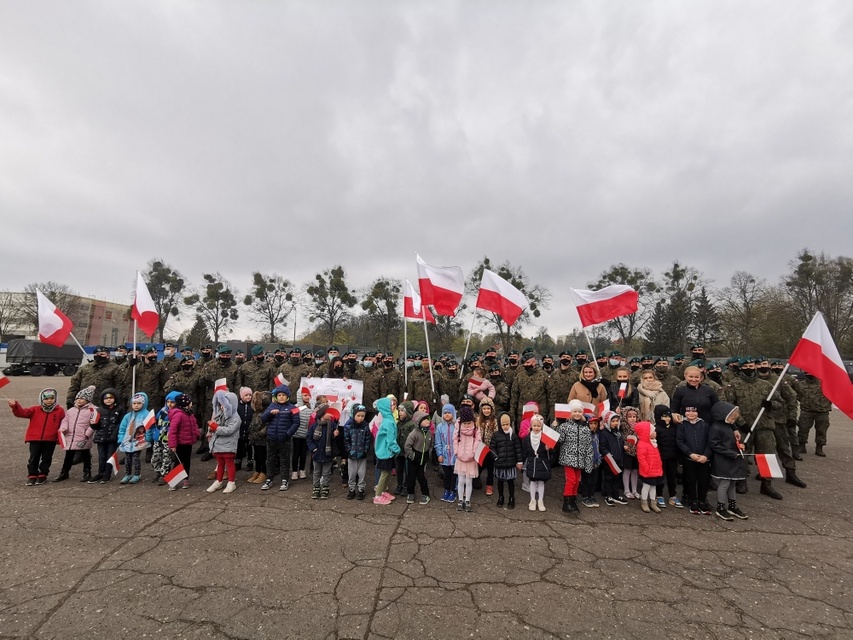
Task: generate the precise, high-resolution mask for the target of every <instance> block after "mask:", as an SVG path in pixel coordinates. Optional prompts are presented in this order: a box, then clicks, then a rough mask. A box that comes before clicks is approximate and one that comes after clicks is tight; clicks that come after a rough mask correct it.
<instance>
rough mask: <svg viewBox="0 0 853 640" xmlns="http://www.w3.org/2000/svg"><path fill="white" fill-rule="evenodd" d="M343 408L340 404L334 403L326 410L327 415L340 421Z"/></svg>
mask: <svg viewBox="0 0 853 640" xmlns="http://www.w3.org/2000/svg"><path fill="white" fill-rule="evenodd" d="M342 410H343V407H342V406H341V403H340V402H332V403H331V404H330V405H329V408H328V409H326V414H327V415H330V416H332V417H333V418H334V419H335V420H338V421H340V419H341V411H342Z"/></svg>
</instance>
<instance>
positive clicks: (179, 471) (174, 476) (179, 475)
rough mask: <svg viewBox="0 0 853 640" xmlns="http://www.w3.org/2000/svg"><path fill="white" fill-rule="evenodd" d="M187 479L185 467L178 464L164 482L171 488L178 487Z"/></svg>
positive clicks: (165, 477)
mask: <svg viewBox="0 0 853 640" xmlns="http://www.w3.org/2000/svg"><path fill="white" fill-rule="evenodd" d="M186 479H187V472H186V470H185V469H184V465H182V464H180V463H179V464H178V465H177V466H175V467H174V468H173V469H172V470H171V471H170V472H169V473H167V474H166V475H165V476H163V480H165V481H166V484H168V485H169V486H170V487H177V486H178V485H179V484H180V483H181V482H182V481H184V480H186Z"/></svg>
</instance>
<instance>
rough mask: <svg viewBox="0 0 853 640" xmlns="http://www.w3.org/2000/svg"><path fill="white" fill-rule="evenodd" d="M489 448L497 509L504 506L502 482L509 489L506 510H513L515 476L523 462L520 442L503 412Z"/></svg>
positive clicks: (507, 415) (510, 421)
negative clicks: (492, 459)
mask: <svg viewBox="0 0 853 640" xmlns="http://www.w3.org/2000/svg"><path fill="white" fill-rule="evenodd" d="M489 448H490V449H491V450H492V453H493V454H494V456H495V478H497V480H498V502H497V505H498V506H499V507H502V506H504V482H506V483H507V488H508V489H509V502H507V505H506V507H507V509H515V476H516V473H517V470H518V469H521V466H522V465H521V463H522V462H523V461H524V458H523V457H522V453H521V440H520V439H519V437H518V434H516V433H515V431H513V428H512V419H511V418H510V417H509V414H508V413H506V412H504V413H501V414H500V415H499V416H498V430H497V431H495V432H494V433H493V434H492V440H491V442H490V443H489Z"/></svg>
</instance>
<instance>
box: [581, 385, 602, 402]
mask: <svg viewBox="0 0 853 640" xmlns="http://www.w3.org/2000/svg"><path fill="white" fill-rule="evenodd" d="M579 382H580V383H581V384H582V385H583V386H585V387H586V388H587V390H588V391H589V395H591V396H592V400H593V402H594V401H595V398H596V397H597V396H598V385H600V384H601V383H600V382H599V381H598V380H580V381H579Z"/></svg>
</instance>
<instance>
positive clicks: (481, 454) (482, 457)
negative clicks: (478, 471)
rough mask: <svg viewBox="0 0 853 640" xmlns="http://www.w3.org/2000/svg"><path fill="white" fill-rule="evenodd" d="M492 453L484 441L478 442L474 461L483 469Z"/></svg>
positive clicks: (475, 445)
mask: <svg viewBox="0 0 853 640" xmlns="http://www.w3.org/2000/svg"><path fill="white" fill-rule="evenodd" d="M491 452H492V450H491V449H489V448H488V447H487V446H486V445H485V444H484V443H483V441H482V440H477V442H476V443H475V444H474V459H475V460H476V461H477V464H478V465H480V466H481V467H482V466H483V465H484V464H485V463H486V458H487V457H488V455H489V454H490V453H491Z"/></svg>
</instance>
